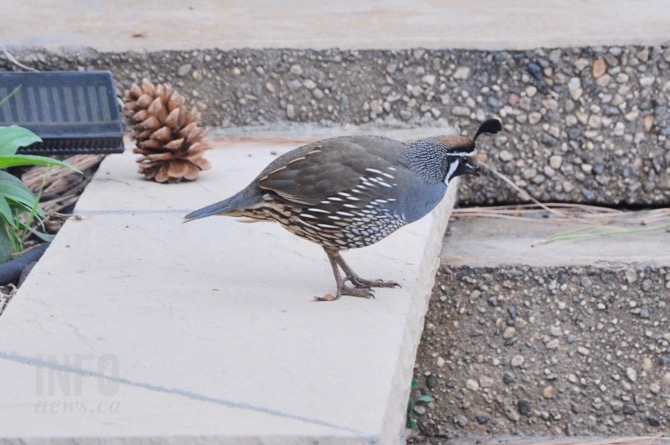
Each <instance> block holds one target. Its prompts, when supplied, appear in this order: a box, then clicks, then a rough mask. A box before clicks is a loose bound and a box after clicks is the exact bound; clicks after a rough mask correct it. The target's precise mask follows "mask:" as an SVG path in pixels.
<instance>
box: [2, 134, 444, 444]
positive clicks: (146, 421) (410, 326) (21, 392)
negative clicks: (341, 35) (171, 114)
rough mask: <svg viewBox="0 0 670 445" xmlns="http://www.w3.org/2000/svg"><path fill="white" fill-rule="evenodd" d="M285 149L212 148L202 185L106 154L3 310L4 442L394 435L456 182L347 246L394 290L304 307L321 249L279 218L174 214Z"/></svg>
mask: <svg viewBox="0 0 670 445" xmlns="http://www.w3.org/2000/svg"><path fill="white" fill-rule="evenodd" d="M285 149H288V147H286V146H283V147H282V146H276V145H275V146H273V147H264V148H258V147H255V148H253V149H249V147H246V149H245V147H233V148H231V149H230V150H227V151H225V150H220V151H219V150H214V151H213V152H212V155H211V156H208V157H209V158H210V159H211V160H212V162H213V164H214V169H213V171H212V172H210V173H209V174H208V175H209V179H208V180H204V178H205V177H206V176H204V177H203V178H202V179H203V180H202V182H200V181H199V182H196V183H194V184H186V185H184V184H182V185H162V186H159V185H156V184H149V183H147V182H145V181H143V180H142V179H141V178H140V177H139V176H138V175H137V174H136V173H134V171H135V170H134V165H132V163H133V159H134V157H133V156H128V155H118V156H112V157H109V158H108V159H107V160H106V161H105V162H104V163H103V165H102V166H101V169H100V171H99V173H98V176H97V178H96V180H95V181H94V183H92V185H91V186H90V187H89V188H88V189H87V190H86V192H85V194H84V197H82V201H81V205H80V206H79V207H78V210H77V213H78V214H79V215H80V216H81V219H80V220H70V221H68V222H67V223H66V224H65V226H64V227H63V229H62V230H61V232H60V233H59V234H58V236H57V238H56V240H55V241H54V243H53V244H52V246H51V247H50V248H49V249H48V251H47V252H46V254H45V255H44V257H43V258H42V260H41V261H40V262H39V263H38V264H37V266H36V267H35V268H34V270H33V271H32V273H31V274H30V276H29V278H28V280H27V281H26V283H25V284H24V285H23V286H22V288H21V289H20V291H19V293H18V294H17V295H16V296H15V297H14V299H13V301H12V302H11V304H10V305H9V306H8V308H7V310H6V311H5V313H4V314H3V316H2V320H0V322H1V323H2V335H1V336H0V367H1V369H2V379H3V382H4V383H2V384H1V385H0V442H2V443H15V442H21V443H42V442H56V441H60V440H77V441H79V443H90V442H96V443H98V442H100V441H114V442H115V443H125V442H134V443H142V442H153V443H155V442H156V441H162V440H168V439H169V441H170V443H192V442H193V441H196V440H197V441H198V442H199V443H210V442H211V443H214V442H216V443H236V444H238V443H240V444H241V443H277V444H279V443H291V444H295V443H314V441H318V442H319V443H325V444H329V443H352V444H358V443H393V442H395V441H397V440H398V436H399V434H400V431H401V428H402V427H403V426H404V410H405V405H406V402H407V397H408V385H409V381H410V379H411V375H412V368H413V360H414V354H415V351H416V346H417V344H418V341H419V336H420V332H421V328H422V324H423V314H424V313H425V309H426V305H427V300H428V296H429V294H430V290H431V287H432V284H433V282H434V276H435V270H436V268H437V264H438V261H437V258H438V254H439V248H440V240H441V236H442V234H443V233H444V229H445V227H446V221H447V214H448V213H449V211H450V209H451V206H452V205H453V200H454V197H455V187H450V192H449V198H448V199H445V200H444V201H443V202H442V204H441V205H440V206H439V207H438V208H437V209H436V210H435V211H434V212H433V213H432V214H431V215H429V216H427V217H426V218H424V219H423V220H421V221H419V222H418V223H415V224H413V225H410V226H407V227H404V228H402V229H401V230H399V231H398V233H396V234H394V236H391V237H389V238H387V239H385V240H383V241H382V242H380V243H378V244H376V245H374V246H371V247H369V248H366V249H361V250H357V251H351V252H347V253H345V256H346V258H347V260H348V261H349V262H350V264H351V265H352V267H354V268H355V270H357V271H358V272H359V273H360V274H361V275H363V276H366V277H370V278H377V277H380V278H381V277H383V278H393V279H395V280H397V281H398V282H399V283H401V285H402V286H403V288H402V289H394V290H391V289H380V290H378V291H377V298H376V300H361V299H357V298H352V297H344V298H342V299H341V300H340V301H337V302H334V303H316V302H312V301H311V297H312V296H314V295H317V294H319V295H322V294H324V293H326V292H329V291H333V290H334V289H333V286H334V280H333V278H332V274H331V271H330V267H329V265H328V262H327V261H326V258H325V255H324V254H323V252H322V251H321V249H320V248H319V247H318V246H315V245H313V244H311V243H309V242H307V241H303V240H300V239H297V238H296V237H294V236H293V235H291V234H289V233H288V232H287V231H285V230H283V229H282V228H281V227H280V226H279V225H277V224H270V223H257V224H242V223H239V222H237V221H235V220H234V219H232V218H209V219H206V220H202V221H198V222H193V223H189V224H182V222H181V221H182V217H183V211H182V208H188V209H192V208H195V207H197V206H198V205H200V204H202V203H205V202H212V201H214V200H216V199H220V198H222V197H225V196H227V195H229V194H231V193H233V192H235V191H237V190H238V189H239V188H241V187H243V186H244V185H246V182H247V181H248V179H249V178H241V177H242V176H245V175H250V177H253V176H255V174H256V173H257V172H258V171H260V169H261V168H262V167H263V166H265V165H266V164H267V163H268V162H270V161H271V160H272V159H273V158H274V156H273V155H271V154H270V152H271V151H282V150H285ZM224 152H225V156H223V155H221V153H224ZM224 161H226V162H228V164H226V163H225V162H224ZM227 166H231V167H227ZM232 166H243V169H244V170H243V171H244V173H243V171H242V170H240V171H239V172H238V173H239V176H236V175H235V174H233V173H232V171H233V170H234V169H233V168H232ZM128 167H129V168H130V171H132V172H133V173H132V174H129V173H128V172H127V171H126V170H128ZM229 168H230V170H228V169H229ZM229 173H230V174H229ZM198 184H200V185H198ZM204 184H208V185H207V186H206V187H205V186H203V185H204ZM149 185H152V186H155V187H149ZM189 189H190V191H191V192H193V194H192V195H191V196H188V192H187V191H188V190H189ZM128 194H133V198H134V201H133V202H127V201H124V199H123V197H124V196H125V195H128ZM96 201H97V202H100V201H105V204H104V205H102V204H100V205H96ZM143 206H144V208H146V209H148V210H147V211H142V209H143Z"/></svg>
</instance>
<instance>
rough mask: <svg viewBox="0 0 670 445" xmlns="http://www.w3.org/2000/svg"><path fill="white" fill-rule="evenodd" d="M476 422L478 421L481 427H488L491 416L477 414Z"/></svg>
mask: <svg viewBox="0 0 670 445" xmlns="http://www.w3.org/2000/svg"><path fill="white" fill-rule="evenodd" d="M475 420H476V421H477V423H478V424H480V425H486V424H487V423H489V421H490V420H491V416H489V415H488V414H486V413H482V414H477V415H476V416H475Z"/></svg>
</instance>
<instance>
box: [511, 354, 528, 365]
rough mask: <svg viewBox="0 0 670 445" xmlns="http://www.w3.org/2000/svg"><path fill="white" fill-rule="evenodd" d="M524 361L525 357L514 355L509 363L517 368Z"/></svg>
mask: <svg viewBox="0 0 670 445" xmlns="http://www.w3.org/2000/svg"><path fill="white" fill-rule="evenodd" d="M524 361H526V359H524V358H523V356H522V355H515V356H514V357H512V360H511V361H510V364H511V365H512V366H513V367H515V368H518V367H519V366H521V365H523V362H524Z"/></svg>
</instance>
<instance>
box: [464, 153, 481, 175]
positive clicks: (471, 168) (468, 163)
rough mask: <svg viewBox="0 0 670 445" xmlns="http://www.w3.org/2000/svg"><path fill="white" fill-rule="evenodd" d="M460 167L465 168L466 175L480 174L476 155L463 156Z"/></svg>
mask: <svg viewBox="0 0 670 445" xmlns="http://www.w3.org/2000/svg"><path fill="white" fill-rule="evenodd" d="M460 168H462V169H463V173H462V174H464V175H472V176H479V175H480V173H479V165H478V164H477V161H475V158H474V156H473V157H469V158H463V159H462V160H461V165H460Z"/></svg>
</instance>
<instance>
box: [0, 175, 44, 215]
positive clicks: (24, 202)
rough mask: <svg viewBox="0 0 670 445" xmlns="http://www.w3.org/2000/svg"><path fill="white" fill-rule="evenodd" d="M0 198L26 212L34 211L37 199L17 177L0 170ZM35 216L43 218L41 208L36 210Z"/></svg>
mask: <svg viewBox="0 0 670 445" xmlns="http://www.w3.org/2000/svg"><path fill="white" fill-rule="evenodd" d="M0 196H2V197H4V198H5V199H6V200H7V201H8V202H9V204H10V206H11V204H12V203H14V204H16V205H17V206H18V207H20V208H22V209H23V210H25V211H27V212H31V211H32V210H33V209H35V206H36V203H37V198H36V197H35V195H33V193H32V192H31V191H30V190H29V189H28V187H26V185H25V184H24V183H23V182H21V180H19V179H18V178H17V177H15V176H13V175H10V174H9V173H7V172H5V171H1V170H0ZM36 214H37V215H38V216H39V217H43V216H44V212H43V211H42V209H41V208H39V206H38V208H37V210H36Z"/></svg>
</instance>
